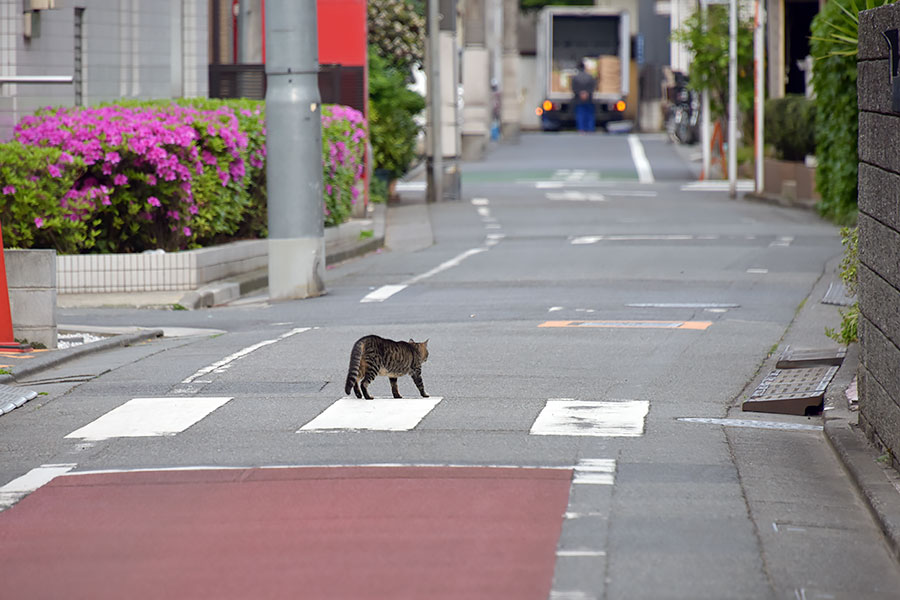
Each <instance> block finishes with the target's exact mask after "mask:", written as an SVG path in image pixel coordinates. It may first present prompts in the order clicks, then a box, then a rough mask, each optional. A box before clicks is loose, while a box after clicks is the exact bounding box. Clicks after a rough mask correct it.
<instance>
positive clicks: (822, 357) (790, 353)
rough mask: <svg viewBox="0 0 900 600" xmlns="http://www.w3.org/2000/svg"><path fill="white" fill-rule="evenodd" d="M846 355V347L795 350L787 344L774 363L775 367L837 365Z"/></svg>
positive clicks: (793, 367)
mask: <svg viewBox="0 0 900 600" xmlns="http://www.w3.org/2000/svg"><path fill="white" fill-rule="evenodd" d="M846 356H847V348H825V349H820V350H819V349H817V350H799V349H797V350H795V349H793V348H791V347H790V346H788V347H787V348H785V350H784V352H782V353H781V356H780V357H779V358H778V362H777V363H775V368H776V369H796V368H799V367H825V366H827V367H839V366H840V365H841V363H842V362H844V358H845V357H846Z"/></svg>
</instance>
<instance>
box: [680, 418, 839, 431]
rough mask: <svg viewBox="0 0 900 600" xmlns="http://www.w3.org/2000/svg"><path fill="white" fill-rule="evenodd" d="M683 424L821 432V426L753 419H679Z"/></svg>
mask: <svg viewBox="0 0 900 600" xmlns="http://www.w3.org/2000/svg"><path fill="white" fill-rule="evenodd" d="M678 420H679V421H684V422H685V423H705V424H707V425H722V426H723V427H751V428H753V429H777V430H780V431H822V430H823V427H822V425H809V424H807V423H787V422H782V421H756V420H754V419H717V418H712V417H709V418H708V417H680V418H679V419H678Z"/></svg>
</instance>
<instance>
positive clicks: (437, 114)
mask: <svg viewBox="0 0 900 600" xmlns="http://www.w3.org/2000/svg"><path fill="white" fill-rule="evenodd" d="M427 2H428V7H427V9H428V10H427V13H428V14H427V24H428V39H427V40H426V44H425V73H426V75H427V77H428V98H427V105H428V113H427V121H428V129H427V131H428V140H427V141H428V144H427V150H426V153H427V154H428V158H427V160H426V178H427V182H426V183H427V186H428V187H427V192H426V194H425V196H426V199H427V201H428V202H438V201H440V200H441V198H443V195H444V184H443V179H444V177H443V175H444V163H443V155H444V150H443V144H442V143H441V127H442V122H441V101H442V100H441V75H440V64H441V39H440V33H441V32H440V25H441V15H440V9H439V6H438V2H439V0H427Z"/></svg>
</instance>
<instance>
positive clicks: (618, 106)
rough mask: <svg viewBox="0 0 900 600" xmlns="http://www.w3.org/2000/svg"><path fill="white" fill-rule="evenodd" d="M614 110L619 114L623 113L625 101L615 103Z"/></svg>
mask: <svg viewBox="0 0 900 600" xmlns="http://www.w3.org/2000/svg"><path fill="white" fill-rule="evenodd" d="M616 110H617V111H619V112H625V101H624V100H619V101H618V102H616Z"/></svg>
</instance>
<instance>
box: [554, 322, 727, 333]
mask: <svg viewBox="0 0 900 600" xmlns="http://www.w3.org/2000/svg"><path fill="white" fill-rule="evenodd" d="M710 325H712V321H544V322H543V323H541V324H540V325H538V327H606V328H611V329H693V330H695V331H703V330H705V329H708V328H709V326H710Z"/></svg>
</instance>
